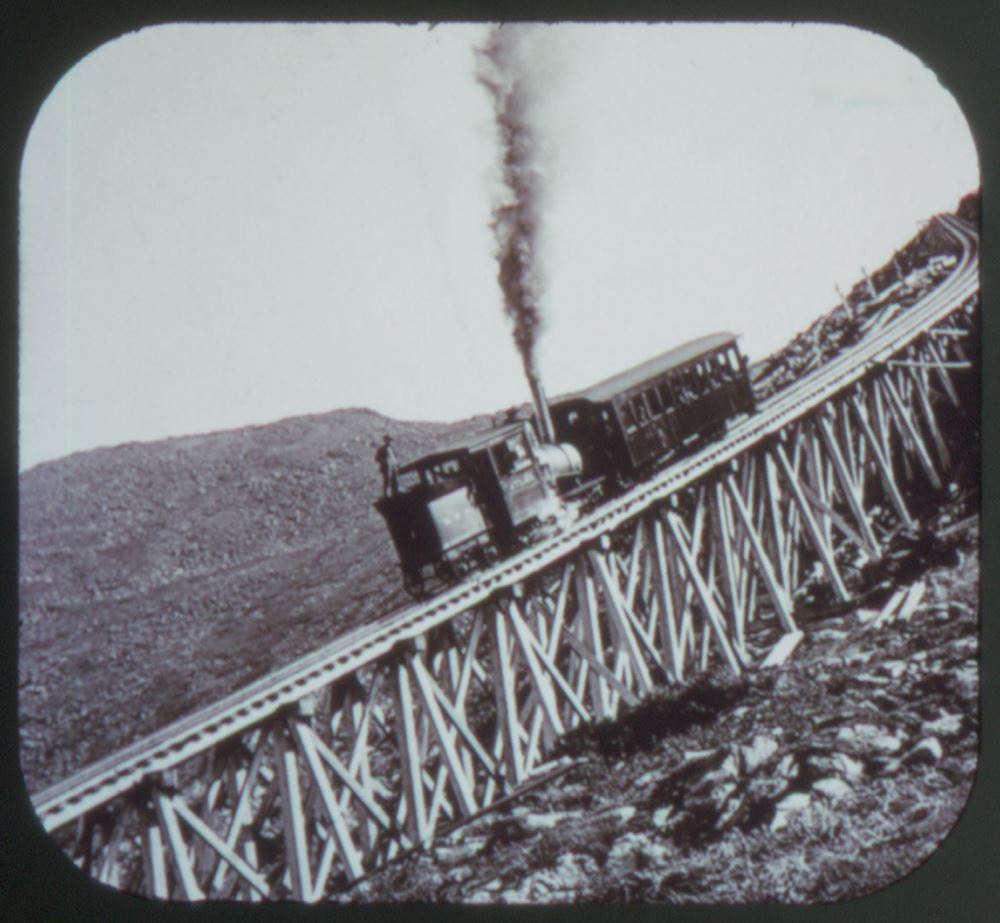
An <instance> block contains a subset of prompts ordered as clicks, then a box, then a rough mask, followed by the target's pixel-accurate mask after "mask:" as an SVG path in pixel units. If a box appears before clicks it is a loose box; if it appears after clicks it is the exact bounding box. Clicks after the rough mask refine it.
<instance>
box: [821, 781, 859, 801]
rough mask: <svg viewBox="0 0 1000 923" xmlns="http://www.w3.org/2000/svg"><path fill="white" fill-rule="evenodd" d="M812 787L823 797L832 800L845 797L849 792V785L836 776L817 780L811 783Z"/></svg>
mask: <svg viewBox="0 0 1000 923" xmlns="http://www.w3.org/2000/svg"><path fill="white" fill-rule="evenodd" d="M813 788H814V789H815V790H816V791H817V792H819V793H820V794H821V795H822V796H823V797H824V798H827V799H829V800H830V801H834V802H837V801H840V800H841V799H843V798H846V797H847V796H848V795H849V794H850V793H851V786H850V785H848V784H847V783H846V782H845V781H844V780H843V779H840V778H837V777H836V776H830V777H829V778H827V779H819V780H817V781H816V782H814V783H813Z"/></svg>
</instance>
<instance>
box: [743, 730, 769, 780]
mask: <svg viewBox="0 0 1000 923" xmlns="http://www.w3.org/2000/svg"><path fill="white" fill-rule="evenodd" d="M777 752H778V742H777V741H776V740H775V739H774V738H773V737H767V736H765V735H763V734H758V735H756V736H755V737H754V739H753V740H752V741H751V743H750V745H749V746H744V747H740V762H741V764H742V767H743V772H745V773H748V774H749V773H753V772H756V771H757V769H758V768H760V767H761V766H763V765H764V763H766V762H767V761H768V760H769V759H770V758H771V757H772V756H774V754H775V753H777Z"/></svg>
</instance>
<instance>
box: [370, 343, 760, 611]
mask: <svg viewBox="0 0 1000 923" xmlns="http://www.w3.org/2000/svg"><path fill="white" fill-rule="evenodd" d="M532 390H533V392H534V393H535V396H536V403H537V404H538V405H539V406H538V407H537V411H538V417H539V421H540V425H541V428H542V432H543V434H545V435H546V436H547V437H548V438H547V439H545V440H544V441H543V440H542V439H540V438H539V435H538V433H537V432H536V429H535V427H534V425H533V424H532V423H531V422H530V421H527V420H524V421H517V422H512V423H508V424H506V425H504V426H500V427H498V428H495V429H492V430H490V431H488V432H485V433H482V434H479V435H477V436H474V437H472V438H470V439H466V440H463V441H461V442H458V443H455V444H453V445H450V446H446V447H442V448H441V449H439V450H437V451H435V452H432V453H430V454H429V455H424V456H422V457H421V458H418V459H416V460H414V461H411V462H409V463H408V464H406V465H403V466H402V467H401V468H400V469H399V472H398V474H399V490H398V491H397V492H396V493H394V494H392V495H389V496H385V497H382V498H381V499H379V500H378V501H377V502H376V504H375V507H376V509H377V510H378V512H379V513H380V514H381V515H382V517H383V519H384V520H385V522H386V525H387V527H388V530H389V534H390V535H391V537H392V541H393V544H394V546H395V549H396V553H397V556H398V557H399V562H400V568H401V570H402V574H403V582H404V585H405V586H406V588H407V590H408V591H409V592H411V593H412V594H414V595H417V596H419V595H421V594H422V593H423V592H424V590H425V586H426V578H427V576H428V574H429V573H431V574H433V575H434V576H436V577H437V578H438V579H439V580H441V581H443V582H444V583H453V582H455V581H457V580H460V579H462V578H463V577H465V576H466V575H468V574H469V573H470V572H471V571H473V570H476V569H479V568H482V567H485V566H488V565H489V564H491V563H493V562H494V561H497V560H498V559H500V558H503V557H506V556H508V555H510V554H513V553H514V552H515V551H517V550H518V549H520V548H523V547H526V546H527V545H529V544H531V543H532V542H534V541H537V540H538V539H539V538H542V537H546V536H548V535H552V534H555V533H556V532H557V531H558V530H559V529H560V528H563V527H564V526H565V525H566V524H568V523H569V522H571V521H572V519H573V518H575V516H576V515H578V513H579V511H580V509H581V508H585V507H586V506H587V505H589V504H592V503H596V502H601V501H602V500H604V499H607V498H609V497H612V496H615V495H616V494H619V493H621V492H623V491H624V490H627V489H628V488H629V487H630V486H631V485H632V484H634V483H637V482H638V481H640V480H642V479H643V478H645V477H647V476H648V475H649V474H651V473H652V472H653V471H655V470H656V469H657V468H660V467H662V466H663V465H665V464H667V463H669V462H671V461H673V460H675V459H676V458H678V457H680V456H681V455H683V454H685V453H686V452H690V451H691V450H692V449H694V448H696V447H698V446H700V445H702V444H704V443H706V442H709V441H711V440H713V439H716V438H718V437H719V436H721V435H722V434H723V433H725V430H726V425H727V423H728V421H729V420H731V419H732V418H733V417H735V416H738V415H740V414H744V413H746V414H750V413H754V412H755V410H756V404H755V401H754V395H753V388H752V385H751V383H750V375H749V372H748V369H747V361H746V358H745V357H744V356H743V354H742V353H741V352H740V350H739V348H738V347H737V345H736V336H735V335H733V334H731V333H716V334H712V335H710V336H705V337H701V338H699V339H697V340H693V341H691V342H690V343H686V344H684V345H683V346H679V347H677V348H676V349H673V350H670V351H669V352H666V353H663V354H661V355H659V356H656V357H654V358H652V359H650V360H648V361H646V362H644V363H642V364H640V365H637V366H635V367H634V368H631V369H628V370H627V371H624V372H621V373H619V374H618V375H615V376H613V377H611V378H608V379H606V380H604V381H601V382H598V383H597V384H595V385H592V386H590V387H589V388H586V389H584V390H582V391H578V392H576V393H574V394H569V395H566V396H565V397H562V398H560V399H558V400H556V401H553V402H552V403H551V405H550V406H546V405H545V401H544V398H542V397H540V389H537V388H536V386H533V389H532Z"/></svg>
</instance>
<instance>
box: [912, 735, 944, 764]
mask: <svg viewBox="0 0 1000 923" xmlns="http://www.w3.org/2000/svg"><path fill="white" fill-rule="evenodd" d="M942 756H944V749H943V748H942V746H941V741H939V740H938V739H937V738H936V737H925V738H924V739H923V740H921V741H920V742H919V743H918V744H917V745H916V746H915V747H914V748H913V749H912V750H910V752H909V753H907V754H906V756H905V757H903V762H904V763H905V764H906V765H908V766H916V765H921V764H929V763H936V762H938V760H940V759H941V757H942Z"/></svg>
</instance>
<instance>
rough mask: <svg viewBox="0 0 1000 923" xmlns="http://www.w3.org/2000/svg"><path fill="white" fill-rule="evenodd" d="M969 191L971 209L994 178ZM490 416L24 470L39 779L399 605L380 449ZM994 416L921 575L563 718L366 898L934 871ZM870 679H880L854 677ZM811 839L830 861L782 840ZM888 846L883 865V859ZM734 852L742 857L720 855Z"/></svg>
mask: <svg viewBox="0 0 1000 923" xmlns="http://www.w3.org/2000/svg"><path fill="white" fill-rule="evenodd" d="M958 212H959V214H961V215H962V216H963V217H966V218H968V219H970V220H972V221H976V222H977V221H978V196H970V197H967V199H965V200H963V202H962V203H961V205H960V207H959V210H958ZM950 246H951V245H950V243H949V242H948V240H947V239H946V238H945V237H944V235H941V234H940V233H939V231H938V230H937V229H936V227H935V226H934V225H933V224H931V225H929V226H928V227H927V228H926V229H925V230H924V231H922V232H921V234H919V235H918V236H917V237H916V238H915V239H914V240H913V241H911V242H910V243H909V244H908V245H907V246H906V247H904V248H903V249H901V250H900V252H899V253H898V254H897V258H896V260H895V261H894V263H892V264H889V265H887V266H886V267H883V268H882V269H880V270H878V271H876V272H875V273H873V274H872V283H873V285H874V288H875V290H876V292H877V294H876V295H875V296H874V297H873V296H872V293H871V291H870V290H869V288H868V284H867V283H866V282H862V283H859V285H858V286H856V287H855V288H854V289H853V290H852V291H851V292H850V293H849V294H848V295H847V297H846V299H845V303H842V304H841V305H839V306H837V307H836V308H835V309H833V310H832V311H831V312H830V313H829V314H827V315H825V316H824V317H822V318H820V320H818V321H817V322H816V323H815V324H813V325H812V326H811V327H810V328H809V329H808V330H807V331H805V332H804V333H803V334H802V335H800V336H799V337H796V338H795V340H793V342H792V343H790V344H789V346H788V347H786V348H785V349H784V350H782V351H781V352H779V353H776V354H775V355H774V356H772V357H770V358H769V359H768V360H766V361H765V362H763V363H760V364H759V365H758V366H757V367H756V368H755V370H754V377H755V383H756V387H757V390H758V393H759V394H760V395H761V396H766V395H768V394H772V393H774V392H775V391H777V390H779V389H780V388H783V387H786V386H787V385H788V384H789V383H791V382H792V381H793V380H794V379H795V378H797V377H798V376H800V375H801V374H804V373H805V372H807V371H809V370H810V369H811V368H813V367H814V366H815V365H816V364H818V363H820V362H823V361H826V360H827V359H828V358H830V356H831V355H833V354H835V353H836V352H837V351H839V350H840V349H842V348H845V347H846V346H848V345H849V344H850V343H851V342H853V341H854V340H855V339H857V338H858V337H859V336H863V335H864V333H865V332H866V331H867V330H868V329H870V328H871V327H872V326H873V325H875V324H880V323H883V322H885V320H887V319H889V318H890V317H891V315H892V314H893V313H894V312H895V311H897V310H903V309H905V306H906V304H907V303H910V302H912V300H914V299H915V298H916V297H917V296H918V295H919V293H920V292H922V291H926V290H927V289H928V288H929V287H931V286H933V285H934V284H936V282H938V281H940V279H941V278H943V276H944V275H945V274H946V272H947V269H948V262H947V260H948V257H949V254H950ZM488 423H489V420H488V418H478V419H472V420H466V421H462V422H460V423H456V424H431V423H406V422H399V421H394V420H388V419H386V418H384V417H381V416H380V415H378V414H376V413H373V412H371V411H368V410H363V409H354V410H339V411H334V412H332V413H328V414H323V415H316V416H310V417H299V418H294V419H289V420H285V421H281V422H279V423H275V424H272V425H269V426H261V427H250V428H246V429H242V430H237V431H232V432H224V433H215V434H209V435H203V436H192V437H185V438H178V439H170V440H165V441H162V442H157V443H149V444H132V445H125V446H120V447H117V448H111V449H101V450H95V451H92V452H87V453H81V454H78V455H75V456H71V457H69V458H66V459H62V460H59V461H55V462H50V463H46V464H43V465H39V466H38V467H36V468H34V469H32V470H30V471H28V472H25V473H24V474H22V475H21V478H20V604H19V623H20V645H19V672H20V690H19V702H18V705H19V718H20V726H21V735H22V748H21V760H22V768H23V771H24V774H25V777H26V780H27V782H28V785H29V788H30V789H31V790H32V791H38V790H40V789H42V788H44V787H45V786H47V785H50V784H52V783H53V782H55V781H57V780H59V779H60V778H62V777H64V776H65V775H67V774H68V773H70V772H72V771H74V770H77V769H80V768H82V767H83V766H84V765H86V764H87V763H90V762H92V761H93V760H95V759H97V758H99V757H100V756H102V755H105V754H107V753H109V752H112V751H114V750H115V749H118V748H120V747H122V746H124V745H125V744H127V743H130V742H131V741H133V740H135V739H136V738H137V737H138V736H141V735H143V734H147V733H150V732H152V731H154V730H156V729H158V728H159V727H161V726H163V725H164V724H165V723H167V722H169V721H171V720H173V719H175V718H178V717H180V716H182V715H183V714H185V713H187V712H190V711H192V710H194V709H196V708H197V707H199V706H201V705H204V704H205V703H206V702H210V701H212V700H214V699H216V698H219V697H221V696H222V695H224V694H226V693H229V692H232V691H234V690H236V689H238V688H239V687H240V686H242V685H244V684H246V683H247V682H248V681H250V680H251V679H254V678H256V677H258V676H261V675H264V674H266V673H268V672H270V671H271V670H273V669H275V668H276V667H278V666H281V665H283V664H286V663H289V662H291V661H292V660H294V659H295V658H297V657H299V656H302V655H303V654H305V653H307V652H309V651H311V650H313V649H315V648H316V647H318V646H320V645H321V644H324V643H327V642H329V641H330V640H331V638H333V637H336V635H337V634H338V633H341V632H343V631H344V630H346V629H348V628H350V627H353V626H354V625H357V624H360V623H363V622H364V621H367V620H370V619H372V618H375V617H376V616H379V615H382V614H384V613H387V612H391V611H392V610H394V609H396V608H398V607H399V606H401V605H403V604H405V603H406V602H407V601H408V598H407V597H406V595H405V593H404V592H403V591H402V589H401V586H400V581H399V577H398V571H397V569H396V563H395V558H394V555H393V552H392V548H391V545H390V543H389V541H388V537H387V535H386V533H385V530H384V526H383V524H382V522H381V520H380V518H379V517H378V515H377V513H376V512H375V511H374V509H373V508H372V500H373V499H374V498H375V497H376V496H377V494H378V489H379V478H378V472H377V470H376V467H375V465H374V463H373V461H372V455H373V453H374V450H375V447H376V445H377V443H378V442H379V441H380V440H381V438H382V436H383V435H384V434H385V433H386V432H389V433H392V435H393V437H394V438H395V439H396V440H397V443H398V445H399V450H400V455H401V456H402V457H403V458H407V457H411V456H414V455H418V454H420V453H422V452H425V451H428V450H429V449H431V448H432V447H433V446H434V445H435V444H436V443H437V442H438V441H439V440H440V439H441V437H442V436H445V435H446V434H447V435H448V436H451V435H456V434H458V433H465V432H470V431H475V430H477V429H482V428H483V427H485V426H486V425H488ZM977 426H978V421H975V420H971V419H965V420H962V421H957V422H956V427H957V429H956V430H955V432H954V434H953V435H954V437H955V438H957V439H962V440H964V442H963V444H965V445H968V446H969V447H970V449H972V451H969V452H967V453H964V459H965V465H964V467H963V468H962V469H960V470H959V471H958V472H957V473H956V474H955V478H956V483H955V485H954V488H953V492H952V496H951V497H950V499H949V500H948V502H947V503H946V504H944V505H942V503H941V501H940V498H927V500H928V501H929V502H928V505H927V507H926V509H927V517H926V518H925V520H924V525H925V526H933V527H934V529H936V530H937V533H941V532H946V534H945V535H940V534H938V535H937V537H936V538H934V537H933V533H932V532H931V531H924V532H923V533H921V535H918V536H906V535H899V536H897V541H896V544H895V545H893V547H892V551H893V554H892V555H891V556H890V560H891V561H894V562H897V563H899V562H901V563H899V567H900V568H902V570H901V573H902V574H903V576H899V574H896V575H895V576H893V575H892V574H889V575H881V576H880V575H879V574H868V575H866V576H865V580H866V581H867V582H865V583H864V584H859V585H858V586H857V587H856V589H857V591H858V592H859V593H860V594H861V595H862V596H863V597H864V598H866V599H867V600H868V601H867V602H866V603H864V604H863V605H862V613H861V617H859V614H858V612H856V611H853V610H849V611H838V610H831V609H828V610H824V609H823V608H822V606H820V605H818V604H817V605H812V608H811V609H810V608H809V605H808V601H806V603H807V605H806V609H807V610H808V614H807V616H806V617H808V618H811V619H813V620H814V621H817V623H818V626H817V627H816V628H815V630H813V629H810V630H809V631H808V632H807V637H808V640H807V642H805V643H804V644H803V645H802V646H801V647H800V649H799V651H797V652H796V655H795V658H794V659H793V661H792V662H791V663H790V665H789V666H788V667H786V668H785V669H784V670H782V671H781V672H780V673H773V672H762V673H759V674H754V675H753V676H751V677H749V678H744V679H741V680H735V679H733V678H730V677H726V676H717V675H714V674H711V675H709V676H707V677H705V678H703V679H702V680H699V681H697V682H696V683H694V684H693V685H692V686H690V687H685V688H682V689H679V690H678V689H673V690H668V691H665V692H664V693H663V694H662V695H661V696H660V697H658V698H657V699H655V700H654V701H653V702H651V703H649V704H648V705H644V706H642V708H641V709H640V710H639V711H638V712H636V713H635V714H633V715H630V716H625V717H624V718H623V719H621V720H620V721H619V722H616V723H615V725H613V726H611V727H608V728H597V729H594V730H593V731H592V732H588V733H585V734H581V735H579V736H578V737H577V738H574V739H571V740H569V741H567V742H566V744H565V746H566V747H567V752H571V753H573V754H574V755H575V758H576V760H577V762H576V764H575V765H574V768H573V769H572V770H570V772H569V773H568V774H567V775H565V776H563V777H562V778H561V779H559V780H555V781H553V782H552V783H550V784H549V785H548V786H546V787H545V788H542V789H539V790H538V791H537V792H536V793H535V794H534V795H532V796H529V797H528V799H527V800H525V801H522V802H520V803H519V805H518V806H516V807H511V808H510V810H509V811H507V812H506V813H505V812H503V811H498V812H493V813H492V814H490V815H488V816H487V817H486V818H484V819H481V820H480V821H477V822H475V823H474V824H473V825H470V826H467V827H465V828H460V830H457V831H456V832H455V834H454V835H453V837H452V841H451V842H450V843H449V842H447V841H446V842H445V843H444V844H443V845H442V846H441V847H439V848H436V849H435V851H434V852H433V853H429V854H425V855H423V856H421V857H412V858H410V859H409V860H406V861H405V862H403V863H402V864H400V865H398V866H395V867H393V868H392V869H389V870H386V871H385V872H383V873H381V874H380V876H376V877H375V878H373V879H371V880H369V881H367V882H364V883H362V884H361V885H359V886H358V887H357V888H356V889H355V890H354V891H353V892H350V893H349V895H348V897H349V898H355V899H365V900H371V899H379V900H383V899H407V898H409V899H431V900H491V901H495V900H515V901H517V900H530V901H542V900H559V901H563V900H615V899H626V898H639V899H662V900H668V901H689V900H690V901H703V900H726V901H728V900H734V901H742V900H747V899H760V898H761V897H773V898H778V899H792V900H796V899H803V900H812V899H817V898H818V899H825V898H829V897H835V896H838V895H839V894H841V893H843V888H844V887H845V886H844V885H843V884H838V883H837V882H838V881H842V879H843V878H844V877H845V876H847V877H849V878H850V880H851V881H854V882H855V884H857V885H858V887H860V888H861V890H866V889H868V888H867V886H869V885H870V886H871V887H875V886H877V885H878V884H879V883H884V882H886V881H889V880H892V878H893V877H896V876H898V874H900V873H901V872H902V871H906V870H908V869H909V868H912V867H913V866H914V865H915V864H916V863H917V862H918V861H919V859H920V857H921V856H922V855H925V854H927V853H928V852H930V851H931V850H932V849H933V847H934V845H935V844H936V843H937V842H939V841H940V839H941V838H942V837H943V836H944V835H945V833H946V832H947V830H948V829H950V826H951V824H952V823H953V822H954V819H955V818H956V817H957V815H958V813H959V812H960V810H961V806H962V805H963V804H964V801H965V798H966V797H967V794H968V790H969V788H970V786H971V782H972V778H973V775H974V771H975V748H976V741H977V739H978V738H977V733H978V727H977V709H976V703H977V695H978V691H977V690H978V667H977V663H976V651H977V616H978V603H977V594H978V589H977V587H978V569H977V568H978V557H977V546H976V542H977V526H976V523H975V521H974V520H975V514H976V511H977V503H978V495H977V492H976V489H977V477H978V469H977V468H976V465H975V462H976V460H977V457H978V456H977V451H978V448H977V445H978V431H977ZM934 517H936V518H934ZM956 524H958V527H957V528H956ZM948 529H952V531H950V532H947V530H948ZM886 579H889V580H897V582H901V583H900V585H902V582H905V585H907V586H913V585H915V583H916V582H918V581H920V580H923V582H924V589H925V595H924V597H923V598H922V602H921V608H917V609H916V610H915V611H914V612H911V613H909V614H908V617H907V618H906V619H903V620H899V621H892V622H891V623H890V624H888V627H885V626H882V627H880V628H879V629H873V628H872V627H871V626H870V625H869V624H868V623H867V622H865V621H864V616H865V614H866V612H867V611H868V610H867V609H865V606H868V607H875V609H877V608H878V607H879V606H881V605H883V604H884V601H885V589H886V588H885V580H886ZM880 594H881V595H880ZM819 596H820V597H821V594H819ZM817 598H819V597H817ZM814 602H815V600H814ZM882 621H883V622H886V621H888V620H885V619H884V620H882ZM859 674H863V675H865V676H867V677H868V679H866V680H863V681H861V682H854V679H855V678H856V677H857V676H858V675H859ZM904 706H905V707H904ZM694 751H699V752H697V753H696V752H694ZM643 767H646V769H643ZM644 775H646V776H647V777H646V778H645V779H644V778H643V776H644ZM820 783H822V784H820ZM719 792H723V793H725V794H724V797H723V795H720V794H719ZM532 799H533V800H532ZM787 799H791V800H787ZM904 802H905V804H906V805H907V807H906V808H905V809H904V808H903V805H904ZM893 805H895V807H893ZM533 818H541V819H533ZM782 818H783V820H782ZM483 838H485V839H483ZM790 838H792V839H797V841H798V842H799V843H800V845H801V844H802V843H804V844H806V846H807V847H808V849H809V850H813V852H815V856H818V857H819V858H818V859H817V860H816V861H812V862H810V861H808V860H794V861H793V859H791V858H789V857H788V856H785V853H786V852H787V850H788V848H789V846H788V844H789V843H790V842H791V839H790ZM862 847H863V848H862ZM448 849H450V850H451V852H448ZM441 850H445V852H443V853H442V852H441ZM859 850H861V851H860V852H859ZM866 850H867V852H866ZM806 854H807V855H812V853H809V852H808V850H807V853H806ZM869 854H870V856H873V855H876V854H877V855H878V856H881V857H883V859H884V861H881V862H880V863H872V862H868V863H867V864H866V862H865V860H864V857H865V856H866V855H869ZM505 856H506V857H508V858H504V857H505ZM782 856H784V858H781V857H782ZM870 856H869V858H870ZM456 857H457V858H456ZM776 857H777V858H776ZM846 857H854V858H846ZM529 858H530V861H529ZM668 858H669V861H668ZM814 858H815V857H814ZM819 860H822V861H819ZM783 862H790V863H792V865H794V864H795V862H798V863H799V865H802V866H803V869H801V870H800V871H801V874H800V875H798V876H796V875H795V874H792V872H793V871H794V869H792V868H791V866H790V867H789V869H785V870H784V871H783V872H782V876H783V878H782V880H786V881H788V882H792V883H791V884H786V885H781V886H779V883H778V882H779V876H778V874H777V872H775V873H774V875H773V881H772V880H771V879H770V878H768V875H770V874H771V873H767V874H764V873H763V872H762V869H765V868H772V867H773V866H775V863H777V864H778V866H781V864H782V863H783ZM733 863H735V864H736V865H737V866H739V865H740V863H743V867H745V868H746V869H747V874H746V876H744V879H745V880H744V879H741V878H740V876H738V875H737V876H735V877H734V876H732V875H729V876H727V878H726V881H725V882H722V881H721V880H719V879H718V874H717V873H716V872H713V871H712V868H713V867H716V868H717V867H719V866H720V864H725V865H727V866H732V865H733ZM838 863H839V865H838ZM845 863H846V864H845ZM805 866H808V868H805ZM875 866H878V868H875ZM781 867H783V866H781ZM491 870H492V871H491ZM543 871H544V872H545V875H542V877H541V878H539V877H538V876H539V875H541V874H542V872H543ZM786 872H787V874H786ZM546 876H547V877H546ZM762 876H763V877H762ZM859 876H860V878H859ZM769 881H770V882H771V883H770V884H768V882H769ZM838 889H839V890H838ZM853 893H861V892H860V891H855V892H853Z"/></svg>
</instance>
